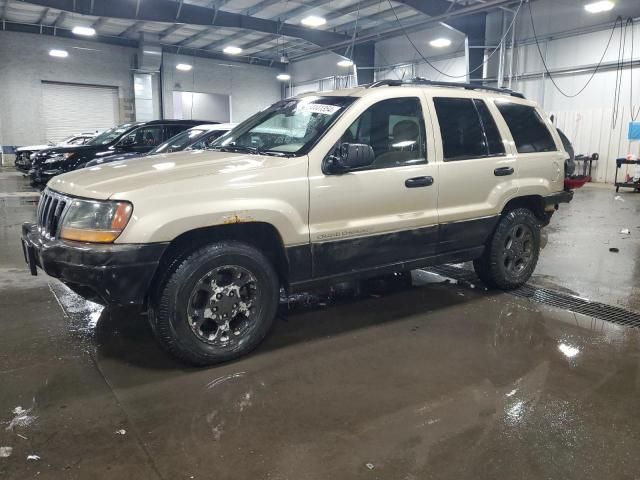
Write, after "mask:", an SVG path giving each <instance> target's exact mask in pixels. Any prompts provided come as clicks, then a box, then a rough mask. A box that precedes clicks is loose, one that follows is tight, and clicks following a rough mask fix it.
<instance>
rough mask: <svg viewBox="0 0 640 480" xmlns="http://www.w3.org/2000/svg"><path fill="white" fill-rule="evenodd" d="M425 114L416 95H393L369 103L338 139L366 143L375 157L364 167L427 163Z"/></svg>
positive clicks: (346, 141)
mask: <svg viewBox="0 0 640 480" xmlns="http://www.w3.org/2000/svg"><path fill="white" fill-rule="evenodd" d="M425 139H426V136H425V127H424V116H423V114H422V107H421V105H420V100H419V99H418V98H392V99H389V100H383V101H381V102H378V103H376V104H375V105H372V106H371V107H369V108H368V109H367V110H365V111H364V112H363V113H362V115H360V116H359V117H358V118H357V119H356V121H355V122H353V123H352V124H351V126H350V127H349V128H348V129H347V130H346V131H345V133H344V134H343V136H342V138H341V139H340V141H339V142H338V145H337V146H338V147H339V146H340V144H343V143H357V144H365V145H369V146H371V147H372V148H373V152H374V154H375V160H374V162H373V164H372V165H371V166H368V167H366V168H363V170H364V169H367V170H369V169H376V168H391V167H399V166H404V165H414V164H417V163H426V162H427V156H426V140H425Z"/></svg>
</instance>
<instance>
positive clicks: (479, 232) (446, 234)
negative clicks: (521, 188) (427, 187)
mask: <svg viewBox="0 0 640 480" xmlns="http://www.w3.org/2000/svg"><path fill="white" fill-rule="evenodd" d="M432 101H433V108H434V110H435V113H436V115H435V117H436V118H437V120H438V122H437V123H438V126H437V128H438V129H439V132H438V133H439V135H438V137H439V140H440V141H439V142H438V147H439V150H440V155H441V158H442V159H443V163H442V164H441V166H440V189H439V193H438V214H439V218H440V224H441V225H440V239H439V246H438V249H439V252H441V253H442V252H451V251H457V250H463V249H466V248H472V247H477V246H480V245H482V244H484V242H485V241H486V239H487V238H488V236H489V235H490V234H491V232H492V231H493V228H494V226H495V224H496V222H497V219H498V214H499V212H500V210H501V209H502V206H503V205H504V204H505V203H506V202H507V201H508V199H509V198H512V197H514V196H515V195H516V194H517V191H518V183H517V175H516V157H515V155H514V153H513V151H510V149H509V147H508V145H506V142H505V141H504V138H506V136H505V133H506V132H502V131H501V130H500V129H499V127H498V126H497V124H496V121H495V119H494V118H493V115H492V110H491V106H490V105H487V103H486V102H485V101H484V100H483V99H482V98H474V97H472V96H468V97H446V96H434V97H433V98H432Z"/></svg>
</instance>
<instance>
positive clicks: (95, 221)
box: [60, 199, 133, 243]
mask: <svg viewBox="0 0 640 480" xmlns="http://www.w3.org/2000/svg"><path fill="white" fill-rule="evenodd" d="M131 212H133V206H132V205H131V204H130V203H129V202H122V201H109V200H105V201H97V200H96V201H93V200H77V199H76V200H72V202H71V205H70V206H69V209H68V210H67V213H66V214H65V216H64V219H63V221H62V228H61V229H60V237H61V238H64V239H65V240H74V241H76V242H92V243H112V242H113V241H114V240H115V239H116V238H118V237H119V236H120V234H121V233H122V231H123V230H124V227H126V226H127V222H129V218H130V217H131Z"/></svg>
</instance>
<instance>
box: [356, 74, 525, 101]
mask: <svg viewBox="0 0 640 480" xmlns="http://www.w3.org/2000/svg"><path fill="white" fill-rule="evenodd" d="M402 85H425V86H430V87H453V88H464V89H465V90H487V91H489V92H497V93H504V94H506V95H511V96H512V97H518V98H524V95H523V94H522V93H519V92H514V91H513V90H510V89H508V88H498V87H488V86H486V85H476V84H473V83H458V82H440V81H436V80H428V79H426V78H421V77H416V78H412V79H410V80H393V79H386V80H378V81H377V82H373V83H370V84H369V85H367V86H366V88H377V87H383V86H388V87H399V86H402Z"/></svg>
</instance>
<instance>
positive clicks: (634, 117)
mask: <svg viewBox="0 0 640 480" xmlns="http://www.w3.org/2000/svg"><path fill="white" fill-rule="evenodd" d="M627 24H628V25H629V26H630V27H631V58H630V60H629V76H630V77H631V85H630V87H629V111H630V112H631V121H633V122H635V121H636V120H638V117H639V116H640V106H638V110H636V109H635V108H634V106H633V58H634V57H633V46H634V44H635V34H634V28H635V25H634V24H633V18H629V19H627Z"/></svg>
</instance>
